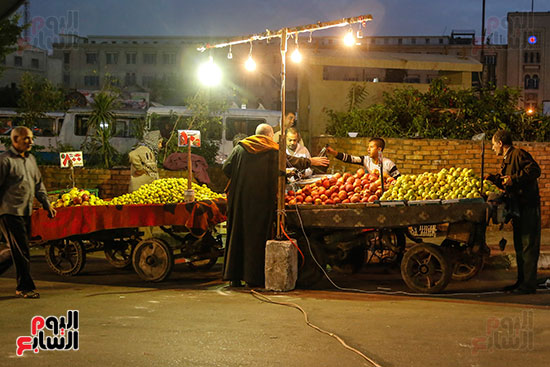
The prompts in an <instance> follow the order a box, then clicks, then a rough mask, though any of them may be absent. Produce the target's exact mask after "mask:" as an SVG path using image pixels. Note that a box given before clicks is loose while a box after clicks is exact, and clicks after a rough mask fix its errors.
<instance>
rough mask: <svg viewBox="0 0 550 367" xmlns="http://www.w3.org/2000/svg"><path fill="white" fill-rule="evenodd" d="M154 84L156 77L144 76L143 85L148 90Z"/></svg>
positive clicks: (142, 78)
mask: <svg viewBox="0 0 550 367" xmlns="http://www.w3.org/2000/svg"><path fill="white" fill-rule="evenodd" d="M154 82H155V77H154V76H150V75H144V76H143V77H141V84H142V85H143V86H144V87H146V88H150V87H152V86H153V84H154Z"/></svg>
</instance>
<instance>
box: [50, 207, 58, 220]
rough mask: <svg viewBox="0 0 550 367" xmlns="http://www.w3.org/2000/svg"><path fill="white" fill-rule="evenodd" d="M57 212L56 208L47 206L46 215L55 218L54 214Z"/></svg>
mask: <svg viewBox="0 0 550 367" xmlns="http://www.w3.org/2000/svg"><path fill="white" fill-rule="evenodd" d="M56 214H57V210H55V209H54V208H52V207H51V206H50V207H49V208H48V217H50V218H55V215H56Z"/></svg>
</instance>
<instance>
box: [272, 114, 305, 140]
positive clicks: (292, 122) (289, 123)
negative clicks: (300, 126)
mask: <svg viewBox="0 0 550 367" xmlns="http://www.w3.org/2000/svg"><path fill="white" fill-rule="evenodd" d="M290 127H294V128H296V114H295V113H294V112H287V113H286V114H285V120H284V124H283V128H284V129H285V130H286V129H288V128H290ZM280 138H281V131H276V132H275V134H274V135H273V140H274V141H275V143H277V144H279V139H280ZM299 143H300V144H302V145H304V141H303V140H302V138H301V137H300V141H299Z"/></svg>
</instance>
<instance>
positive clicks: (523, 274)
mask: <svg viewBox="0 0 550 367" xmlns="http://www.w3.org/2000/svg"><path fill="white" fill-rule="evenodd" d="M492 143H493V151H494V152H495V153H496V154H497V156H499V157H503V161H502V169H501V171H500V173H498V174H495V175H489V176H488V177H487V179H488V180H489V181H491V182H493V183H494V184H495V185H497V186H498V187H499V188H501V189H504V190H506V195H507V196H508V199H509V201H508V208H507V209H508V211H509V212H511V213H512V227H513V230H514V250H515V251H516V262H517V269H518V275H517V281H516V282H515V283H514V284H512V285H510V286H507V287H505V288H504V290H505V291H509V292H514V293H519V294H531V293H535V292H536V289H537V264H538V260H539V254H540V232H541V223H540V194H539V185H538V178H539V177H540V174H541V170H540V167H539V165H538V164H537V162H535V160H534V159H533V157H532V156H531V154H529V153H528V152H526V151H525V150H523V149H521V148H516V147H514V145H513V143H512V135H511V134H510V132H509V131H505V130H498V131H497V132H496V133H495V135H493V139H492Z"/></svg>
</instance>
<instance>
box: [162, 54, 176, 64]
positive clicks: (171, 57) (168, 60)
mask: <svg viewBox="0 0 550 367" xmlns="http://www.w3.org/2000/svg"><path fill="white" fill-rule="evenodd" d="M162 63H163V64H171V65H172V64H175V63H176V54H163V55H162Z"/></svg>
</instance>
